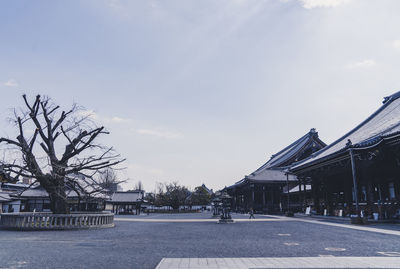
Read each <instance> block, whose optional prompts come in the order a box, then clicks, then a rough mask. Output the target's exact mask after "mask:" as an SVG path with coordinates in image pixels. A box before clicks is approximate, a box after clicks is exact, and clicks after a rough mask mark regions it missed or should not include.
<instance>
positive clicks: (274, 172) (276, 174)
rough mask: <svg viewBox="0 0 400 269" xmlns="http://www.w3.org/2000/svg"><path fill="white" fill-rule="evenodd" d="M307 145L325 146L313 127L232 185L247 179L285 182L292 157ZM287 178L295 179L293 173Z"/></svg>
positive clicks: (263, 181)
mask: <svg viewBox="0 0 400 269" xmlns="http://www.w3.org/2000/svg"><path fill="white" fill-rule="evenodd" d="M309 146H311V147H316V148H321V147H324V146H326V144H325V143H324V142H322V141H321V140H320V139H319V138H318V132H317V131H316V130H315V129H314V128H313V129H311V130H310V131H309V132H308V133H307V134H305V135H304V136H302V137H300V138H299V139H298V140H296V141H295V142H293V143H292V144H290V145H289V146H287V147H286V148H284V149H282V150H281V151H279V152H278V153H276V154H274V155H272V157H271V159H269V161H268V162H266V163H265V164H264V165H262V166H261V167H260V168H258V169H257V170H256V171H254V172H253V173H251V174H250V175H248V176H246V177H245V178H243V179H242V180H240V181H238V182H236V183H235V184H234V185H233V186H237V185H242V184H244V183H246V182H249V181H250V182H259V183H267V182H271V183H273V182H286V180H287V177H286V172H285V171H286V170H287V168H289V167H290V165H291V164H292V162H293V161H294V158H298V157H299V155H300V154H302V153H303V151H304V149H306V148H308V147H309ZM288 179H289V181H295V180H297V178H296V176H294V175H289V178H288ZM233 186H231V187H233Z"/></svg>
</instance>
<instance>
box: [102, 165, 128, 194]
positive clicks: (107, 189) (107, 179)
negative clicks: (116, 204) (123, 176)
mask: <svg viewBox="0 0 400 269" xmlns="http://www.w3.org/2000/svg"><path fill="white" fill-rule="evenodd" d="M98 177H99V181H98V186H99V189H100V190H101V192H103V193H105V194H107V195H111V194H113V193H114V192H116V191H118V185H119V184H121V183H123V182H125V181H124V180H118V178H117V174H116V173H115V171H114V169H112V168H110V167H108V168H106V169H103V170H101V171H99V176H98Z"/></svg>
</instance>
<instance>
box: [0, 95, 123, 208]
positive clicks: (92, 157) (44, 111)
mask: <svg viewBox="0 0 400 269" xmlns="http://www.w3.org/2000/svg"><path fill="white" fill-rule="evenodd" d="M23 100H24V102H25V108H22V109H20V110H17V109H15V110H14V115H15V118H14V119H13V123H15V127H16V130H17V133H18V135H17V138H16V140H13V139H10V138H7V137H3V138H0V143H1V144H5V145H6V147H5V148H3V149H4V153H5V155H6V156H5V158H4V160H3V162H2V163H1V165H0V168H1V169H0V170H1V174H2V176H4V175H6V177H7V178H8V179H9V180H10V181H13V180H15V179H18V178H20V177H26V178H32V179H34V180H35V181H37V182H39V184H40V185H41V186H42V187H43V188H44V189H45V190H46V191H47V193H48V194H49V198H50V208H51V211H52V212H53V213H55V214H66V213H69V206H68V203H67V195H66V188H70V189H72V190H74V191H75V192H76V193H78V195H79V194H83V195H86V194H92V193H94V192H97V191H100V187H99V186H100V185H99V172H100V171H102V170H103V169H106V168H108V167H115V166H116V165H118V164H119V163H121V162H123V161H124V160H123V159H121V158H120V156H119V155H118V154H116V153H115V152H114V150H113V148H112V147H105V146H102V145H101V144H99V143H98V142H97V141H98V138H99V137H100V136H101V135H104V134H108V132H107V131H105V128H104V127H98V126H96V124H95V123H94V122H93V121H91V120H90V117H89V116H88V115H84V114H83V113H82V110H80V109H79V107H78V106H76V105H74V106H73V107H72V108H71V109H70V110H65V111H60V107H59V106H58V105H55V104H54V103H52V102H51V100H50V99H49V98H47V97H41V96H40V95H37V96H36V99H35V100H34V101H33V102H29V101H28V98H27V97H26V95H23ZM30 130H33V133H31V132H30ZM59 152H61V154H58V153H59Z"/></svg>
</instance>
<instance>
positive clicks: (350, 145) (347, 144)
mask: <svg viewBox="0 0 400 269" xmlns="http://www.w3.org/2000/svg"><path fill="white" fill-rule="evenodd" d="M352 147H353V142H351V140H350V139H347V143H346V148H352Z"/></svg>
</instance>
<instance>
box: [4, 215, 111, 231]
mask: <svg viewBox="0 0 400 269" xmlns="http://www.w3.org/2000/svg"><path fill="white" fill-rule="evenodd" d="M0 227H2V228H5V229H16V230H69V229H87V228H111V227H114V214H112V213H108V212H107V213H76V212H74V213H71V214H52V213H43V212H40V213H34V212H26V213H25V212H24V213H3V214H1V219H0Z"/></svg>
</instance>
